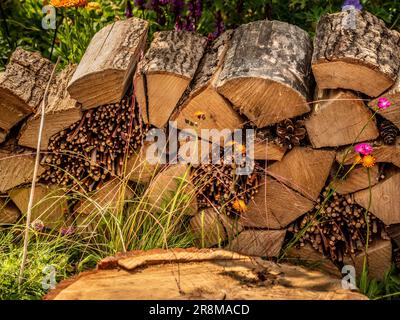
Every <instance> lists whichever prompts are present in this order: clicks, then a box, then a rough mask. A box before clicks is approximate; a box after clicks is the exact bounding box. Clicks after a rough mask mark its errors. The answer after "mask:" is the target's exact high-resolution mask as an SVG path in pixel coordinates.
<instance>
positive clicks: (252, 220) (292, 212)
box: [240, 177, 314, 229]
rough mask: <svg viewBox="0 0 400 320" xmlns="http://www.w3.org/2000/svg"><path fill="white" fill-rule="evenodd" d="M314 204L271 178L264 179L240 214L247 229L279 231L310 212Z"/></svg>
mask: <svg viewBox="0 0 400 320" xmlns="http://www.w3.org/2000/svg"><path fill="white" fill-rule="evenodd" d="M313 207H314V203H313V202H312V201H311V200H309V199H307V198H305V197H303V196H302V195H300V194H299V193H297V192H296V191H294V190H292V189H290V188H289V187H287V186H285V185H284V184H283V183H281V182H278V181H276V180H274V179H272V178H271V177H266V178H265V180H264V183H263V184H262V185H261V186H260V187H259V190H258V193H257V194H256V195H255V197H254V199H253V200H251V201H250V203H249V205H248V207H247V210H246V211H245V212H243V213H242V215H241V218H240V222H241V224H242V225H244V226H247V227H255V228H268V229H281V228H285V227H286V226H287V225H288V224H290V223H291V222H293V221H294V220H296V219H297V218H299V217H300V216H301V215H303V214H304V213H306V212H308V211H310V210H311V209H312V208H313Z"/></svg>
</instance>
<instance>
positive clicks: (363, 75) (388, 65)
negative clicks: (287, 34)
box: [312, 11, 400, 97]
mask: <svg viewBox="0 0 400 320" xmlns="http://www.w3.org/2000/svg"><path fill="white" fill-rule="evenodd" d="M353 14H354V16H353V18H354V23H355V26H354V28H353V26H351V25H347V26H345V25H346V21H348V22H350V19H352V15H353ZM350 23H351V22H350ZM399 50H400V35H399V33H398V32H396V31H394V30H390V29H388V28H387V27H386V26H385V23H384V22H383V21H382V20H380V19H378V18H377V17H375V16H374V15H372V14H371V13H369V12H367V11H362V12H359V11H355V12H339V13H334V14H329V15H325V16H323V17H322V18H321V19H320V21H319V23H318V26H317V33H316V36H315V40H314V55H313V61H312V69H313V72H314V76H315V80H316V81H317V84H318V87H319V88H320V89H337V88H342V89H351V90H354V91H359V92H362V93H365V94H366V95H368V96H370V97H376V96H379V95H380V94H382V93H383V92H384V91H385V90H387V89H389V88H390V87H391V86H392V85H393V84H394V83H395V81H396V78H397V75H398V71H399V68H400V57H399V55H398V54H394V53H395V52H399Z"/></svg>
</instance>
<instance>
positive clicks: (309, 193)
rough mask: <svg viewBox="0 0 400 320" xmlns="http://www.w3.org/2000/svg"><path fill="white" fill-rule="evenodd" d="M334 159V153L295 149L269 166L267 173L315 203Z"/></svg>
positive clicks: (301, 148)
mask: <svg viewBox="0 0 400 320" xmlns="http://www.w3.org/2000/svg"><path fill="white" fill-rule="evenodd" d="M334 159H335V152H334V151H326V150H313V149H312V148H306V147H296V148H294V149H293V150H292V151H290V152H289V153H287V154H286V155H285V156H284V157H283V159H282V161H280V162H275V163H274V164H272V165H271V166H269V167H268V171H267V173H268V174H269V175H271V176H272V177H274V178H275V179H277V180H278V181H280V182H282V183H284V184H286V185H287V186H289V187H291V188H293V189H294V190H296V191H297V192H299V193H300V194H302V195H303V196H304V197H306V198H308V199H310V200H313V201H316V200H317V199H318V197H319V194H320V192H321V190H322V188H323V187H324V185H325V182H326V180H327V178H328V176H329V172H330V170H331V168H332V164H333V161H334Z"/></svg>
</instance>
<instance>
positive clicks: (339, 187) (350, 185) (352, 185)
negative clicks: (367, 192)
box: [333, 166, 380, 194]
mask: <svg viewBox="0 0 400 320" xmlns="http://www.w3.org/2000/svg"><path fill="white" fill-rule="evenodd" d="M369 172H370V176H371V183H370V181H369V178H368V169H367V168H364V167H363V166H358V167H355V168H354V169H353V170H352V171H351V172H350V173H349V174H348V175H347V177H346V178H345V179H344V180H341V179H336V180H335V181H333V187H334V188H335V190H336V192H337V193H340V194H349V193H354V192H357V191H360V190H363V189H367V188H368V187H369V186H370V185H371V186H374V185H376V184H377V183H378V181H379V176H380V172H379V168H378V166H374V167H372V168H370V169H369Z"/></svg>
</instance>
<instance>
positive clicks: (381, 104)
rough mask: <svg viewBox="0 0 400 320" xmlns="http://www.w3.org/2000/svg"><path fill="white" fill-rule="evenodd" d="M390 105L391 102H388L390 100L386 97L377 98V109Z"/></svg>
mask: <svg viewBox="0 0 400 320" xmlns="http://www.w3.org/2000/svg"><path fill="white" fill-rule="evenodd" d="M391 105H392V103H391V102H390V100H389V99H388V98H379V99H378V108H379V109H382V110H384V109H387V108H389V107H390V106H391Z"/></svg>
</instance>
